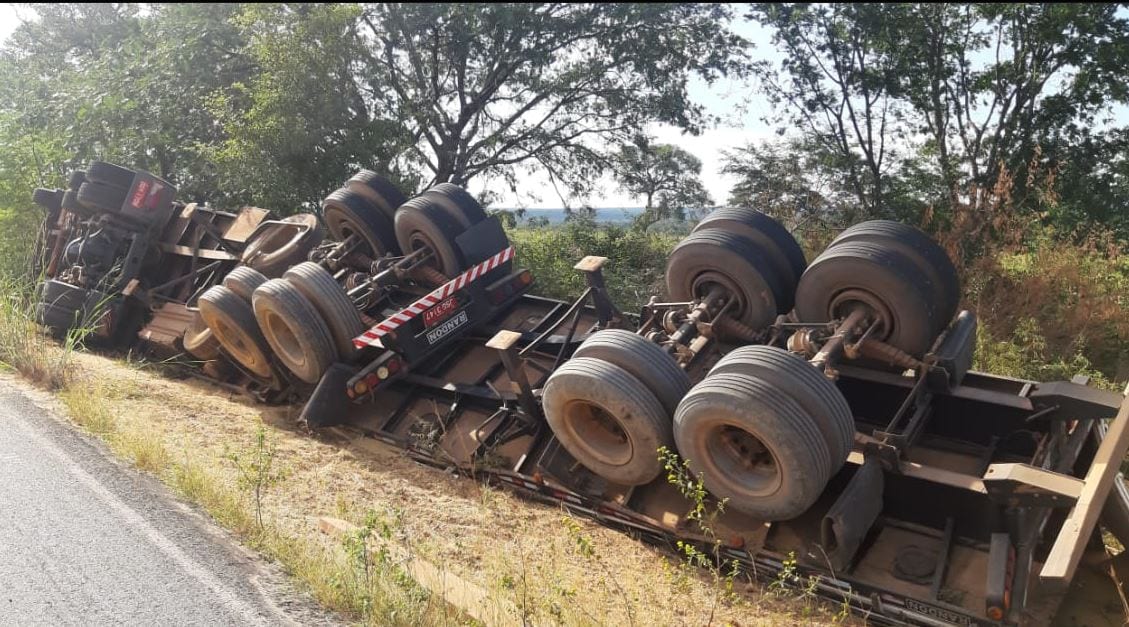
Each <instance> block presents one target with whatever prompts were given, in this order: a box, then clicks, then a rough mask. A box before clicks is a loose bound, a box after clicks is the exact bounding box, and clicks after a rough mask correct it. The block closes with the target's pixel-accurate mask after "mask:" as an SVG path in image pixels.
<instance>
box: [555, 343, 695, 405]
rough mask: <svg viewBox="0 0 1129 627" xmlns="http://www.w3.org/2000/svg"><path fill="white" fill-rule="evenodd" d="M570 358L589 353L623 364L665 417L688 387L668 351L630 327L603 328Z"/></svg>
mask: <svg viewBox="0 0 1129 627" xmlns="http://www.w3.org/2000/svg"><path fill="white" fill-rule="evenodd" d="M572 356H573V358H577V357H592V358H595V359H601V360H603V361H606V362H608V363H611V364H615V365H617V366H619V367H620V368H623V369H624V370H626V371H627V372H628V374H630V375H632V376H633V377H635V378H636V379H638V380H639V381H640V382H641V383H642V384H643V385H645V386H647V389H648V390H650V391H651V393H652V394H654V395H655V398H657V399H659V402H660V403H662V405H663V409H664V410H665V411H666V415H667V417H668V418H671V417H673V416H674V410H675V409H677V408H678V402H679V401H681V400H682V397H683V396H685V395H686V392H688V391H690V377H688V376H686V372H685V371H684V370H682V368H680V367H679V366H678V362H676V361H675V360H674V357H673V356H671V354H670V353H668V352H666V351H664V350H663V349H662V348H660V347H659V345H658V344H655V343H654V342H649V341H647V340H646V339H645V338H643V337H640V336H638V335H636V334H634V333H632V332H631V331H625V330H623V329H607V330H604V331H600V332H598V333H595V334H593V335H592V336H591V337H589V338H588V339H586V340H584V343H583V344H581V345H580V348H578V349H576V352H575V353H573V355H572Z"/></svg>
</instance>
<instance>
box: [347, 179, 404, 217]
mask: <svg viewBox="0 0 1129 627" xmlns="http://www.w3.org/2000/svg"><path fill="white" fill-rule="evenodd" d="M345 187H347V188H349V189H350V190H352V191H354V192H356V193H358V194H360V195H362V196H364V197H365V198H367V199H369V201H370V202H372V203H373V204H374V205H376V208H377V209H380V210H381V211H383V212H384V215H386V216H388V219H389V220H395V219H396V209H398V208H399V207H400V205H402V204H404V203H406V202H408V198H407V197H406V196H404V193H403V192H401V191H400V190H399V189H398V188H397V187H396V186H395V185H393V184H392V181H389V180H388V179H386V178H384V177H383V176H381V175H379V174H377V173H376V172H373V171H372V170H361V171H360V172H357V173H356V174H354V175H353V176H352V178H350V179H349V180H348V181H346V182H345Z"/></svg>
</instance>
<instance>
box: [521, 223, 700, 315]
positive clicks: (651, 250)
mask: <svg viewBox="0 0 1129 627" xmlns="http://www.w3.org/2000/svg"><path fill="white" fill-rule="evenodd" d="M509 237H510V241H511V242H513V245H514V248H516V249H517V259H518V263H519V264H521V265H522V266H523V267H526V268H529V269H530V270H531V271H532V272H533V277H534V280H535V285H534V291H535V292H536V293H538V294H541V295H543V296H549V297H552V298H560V299H563V300H569V299H573V298H576V297H577V296H579V295H580V293H581V292H583V291H584V289H585V284H584V276H583V275H582V274H581V273H580V272H579V271H578V270H574V269H573V266H575V265H576V262H578V261H580V260H581V259H582V258H583V257H584V256H585V255H596V256H600V257H607V258H608V264H607V266H605V268H604V276H605V278H606V279H607V285H608V292H609V294H610V295H611V297H612V300H613V301H614V302H615V303H616V305H618V306H619V307H620V308H621V309H624V310H626V311H635V310H636V309H637V308H638V307H639V306H640V305H641V304H643V303H644V302H646V301H647V299H648V298H650V297H651V296H652V295H661V294H663V292H664V290H665V288H664V284H663V270H664V269H665V268H666V258H667V255H669V253H670V250H671V249H672V248H674V245H675V244H677V243H678V240H679V239H680V238H679V237H678V236H677V235H668V234H659V233H640V232H638V231H632V230H629V229H625V228H623V227H619V226H614V225H608V226H596V225H595V224H594V223H591V222H587V221H576V222H570V223H567V224H565V225H563V226H559V227H550V228H540V229H533V228H517V229H511V230H510V231H509Z"/></svg>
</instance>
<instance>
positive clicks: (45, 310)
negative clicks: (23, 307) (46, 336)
mask: <svg viewBox="0 0 1129 627" xmlns="http://www.w3.org/2000/svg"><path fill="white" fill-rule="evenodd" d="M35 321H36V322H37V323H38V324H40V325H42V326H43V327H45V328H46V329H47V331H48V332H49V333H50V334H51V335H52V336H53V337H56V338H62V337H63V336H65V335H66V334H67V331H69V330H70V329H72V328H74V327H76V326H78V325H79V324H80V323H81V322H82V311H81V310H77V309H70V308H67V307H62V306H59V305H52V304H50V303H36V304H35Z"/></svg>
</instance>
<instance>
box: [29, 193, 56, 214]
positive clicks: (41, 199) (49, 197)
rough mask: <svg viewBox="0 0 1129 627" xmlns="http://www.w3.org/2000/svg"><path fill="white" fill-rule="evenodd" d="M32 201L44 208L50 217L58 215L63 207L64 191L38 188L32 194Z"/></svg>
mask: <svg viewBox="0 0 1129 627" xmlns="http://www.w3.org/2000/svg"><path fill="white" fill-rule="evenodd" d="M31 201H32V202H34V203H35V204H37V205H39V206H40V207H43V208H44V209H45V210H46V211H47V214H48V215H51V214H54V213H58V211H59V209H62V207H63V190H61V189H44V188H42V187H37V188H35V190H34V191H32V192H31Z"/></svg>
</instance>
